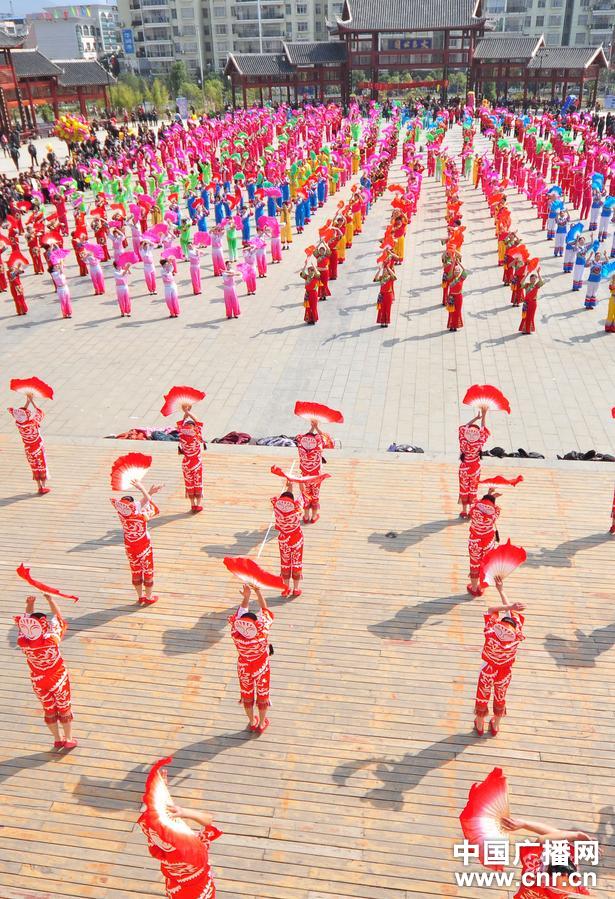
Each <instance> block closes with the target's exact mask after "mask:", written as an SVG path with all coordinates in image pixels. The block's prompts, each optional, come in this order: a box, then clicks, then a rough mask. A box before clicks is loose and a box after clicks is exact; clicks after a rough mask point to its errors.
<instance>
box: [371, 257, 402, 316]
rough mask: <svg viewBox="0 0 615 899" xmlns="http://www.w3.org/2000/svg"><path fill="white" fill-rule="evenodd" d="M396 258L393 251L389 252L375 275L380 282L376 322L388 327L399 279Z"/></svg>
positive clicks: (377, 281)
mask: <svg viewBox="0 0 615 899" xmlns="http://www.w3.org/2000/svg"><path fill="white" fill-rule="evenodd" d="M396 258H397V257H396V256H394V255H393V254H392V253H391V254H387V256H386V258H385V259H383V261H382V264H381V266H380V268H379V269H378V271H377V272H376V274H375V275H374V282H375V283H378V284H380V290H379V291H378V300H377V302H376V308H377V310H378V313H377V315H376V324H377V325H380V327H381V328H388V327H389V325H390V324H391V309H392V308H393V302H394V300H395V281H396V280H397V275H396V274H395V271H394V270H393V266H394V265H395V259H396Z"/></svg>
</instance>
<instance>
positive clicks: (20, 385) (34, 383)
mask: <svg viewBox="0 0 615 899" xmlns="http://www.w3.org/2000/svg"><path fill="white" fill-rule="evenodd" d="M9 387H10V388H11V390H15V391H16V392H17V393H33V394H34V396H37V397H39V399H42V400H52V399H53V387H50V386H49V384H45V382H44V381H41V379H40V378H36V377H33V378H12V379H11V383H10V384H9Z"/></svg>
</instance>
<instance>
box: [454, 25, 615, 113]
mask: <svg viewBox="0 0 615 899" xmlns="http://www.w3.org/2000/svg"><path fill="white" fill-rule="evenodd" d="M607 67H608V61H607V58H606V56H605V54H604V50H603V49H602V47H546V46H545V41H544V37H542V35H541V36H540V37H526V36H524V35H519V34H505V33H499V34H497V33H496V34H490V35H489V36H487V37H485V38H483V39H482V40H481V41H480V42H479V43H478V45H477V47H476V50H475V52H474V58H473V61H472V70H471V77H472V82H473V84H474V86H475V89H476V92H477V94H478V95H480V94H482V93H483V91H484V87H485V85H486V84H487V83H488V82H493V83H494V84H495V90H496V93H497V95H498V97H507V96H508V92H509V89H510V88H511V87H515V88H517V89H520V88H522V89H523V99H524V100H527V98H528V95H530V96H534V97H536V96H538V95H539V94H540V92H541V91H542V90H544V89H546V90H547V92H549V91H550V95H551V100H555V99H556V98H559V99H561V100H564V99H565V98H566V96H567V95H568V94H570V93H574V94H576V96H578V98H579V104H580V103H581V102H582V100H583V94H584V91H585V90H586V89H587V90H588V97H589V102H590V105H592V106H593V105H594V104H595V102H596V95H597V91H598V80H599V78H600V73H601V72H602V71H603V70H604V69H605V68H607Z"/></svg>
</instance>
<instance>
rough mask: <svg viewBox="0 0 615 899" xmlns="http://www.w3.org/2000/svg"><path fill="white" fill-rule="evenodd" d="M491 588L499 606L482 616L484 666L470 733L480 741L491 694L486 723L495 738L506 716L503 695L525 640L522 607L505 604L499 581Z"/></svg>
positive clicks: (480, 676)
mask: <svg viewBox="0 0 615 899" xmlns="http://www.w3.org/2000/svg"><path fill="white" fill-rule="evenodd" d="M495 586H496V588H497V591H498V593H499V594H500V599H501V600H502V604H501V605H499V606H491V607H490V608H489V609H488V610H487V613H486V614H485V630H484V634H485V644H484V646H483V653H482V656H481V658H482V660H483V663H484V664H483V666H482V667H481V669H480V674H479V676H478V684H477V686H476V703H475V705H474V714H475V718H474V729H475V730H476V733H477V734H478V735H479V736H480V737H482V735H483V734H484V733H485V718H486V717H487V714H488V712H489V700H490V699H491V694H492V693H493V718H492V719H491V721H490V722H489V730H490V731H491V733H492V735H493V736H494V737H495V735H496V734H497V733H498V731H499V729H500V721H501V719H502V718H503V717H504V715H505V714H506V691H507V690H508V688H509V686H510V681H511V679H512V666H513V665H514V663H515V658H516V656H517V650H518V648H519V645H520V643H521V641H522V640H524V639H525V637H524V636H523V621H524V618H523V615H521V614H520V613H521V612H523V610H524V609H525V606H524V605H523V603H520V602H514V603H512V604H511V603H509V602H508V600H507V599H506V595H505V593H504V588H503V586H502V579H501V578H499V577H496V578H495ZM500 613H503V614H502V615H500Z"/></svg>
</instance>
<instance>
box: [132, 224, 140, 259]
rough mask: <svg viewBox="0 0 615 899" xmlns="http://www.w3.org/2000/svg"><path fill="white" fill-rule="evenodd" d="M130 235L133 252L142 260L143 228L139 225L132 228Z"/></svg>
mask: <svg viewBox="0 0 615 899" xmlns="http://www.w3.org/2000/svg"><path fill="white" fill-rule="evenodd" d="M130 235H131V237H132V251H133V253H134V254H135V255H136V256H137V257H138V258H139V259H140V258H141V228H140V227H139V225H138V224H133V225H131V226H130Z"/></svg>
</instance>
